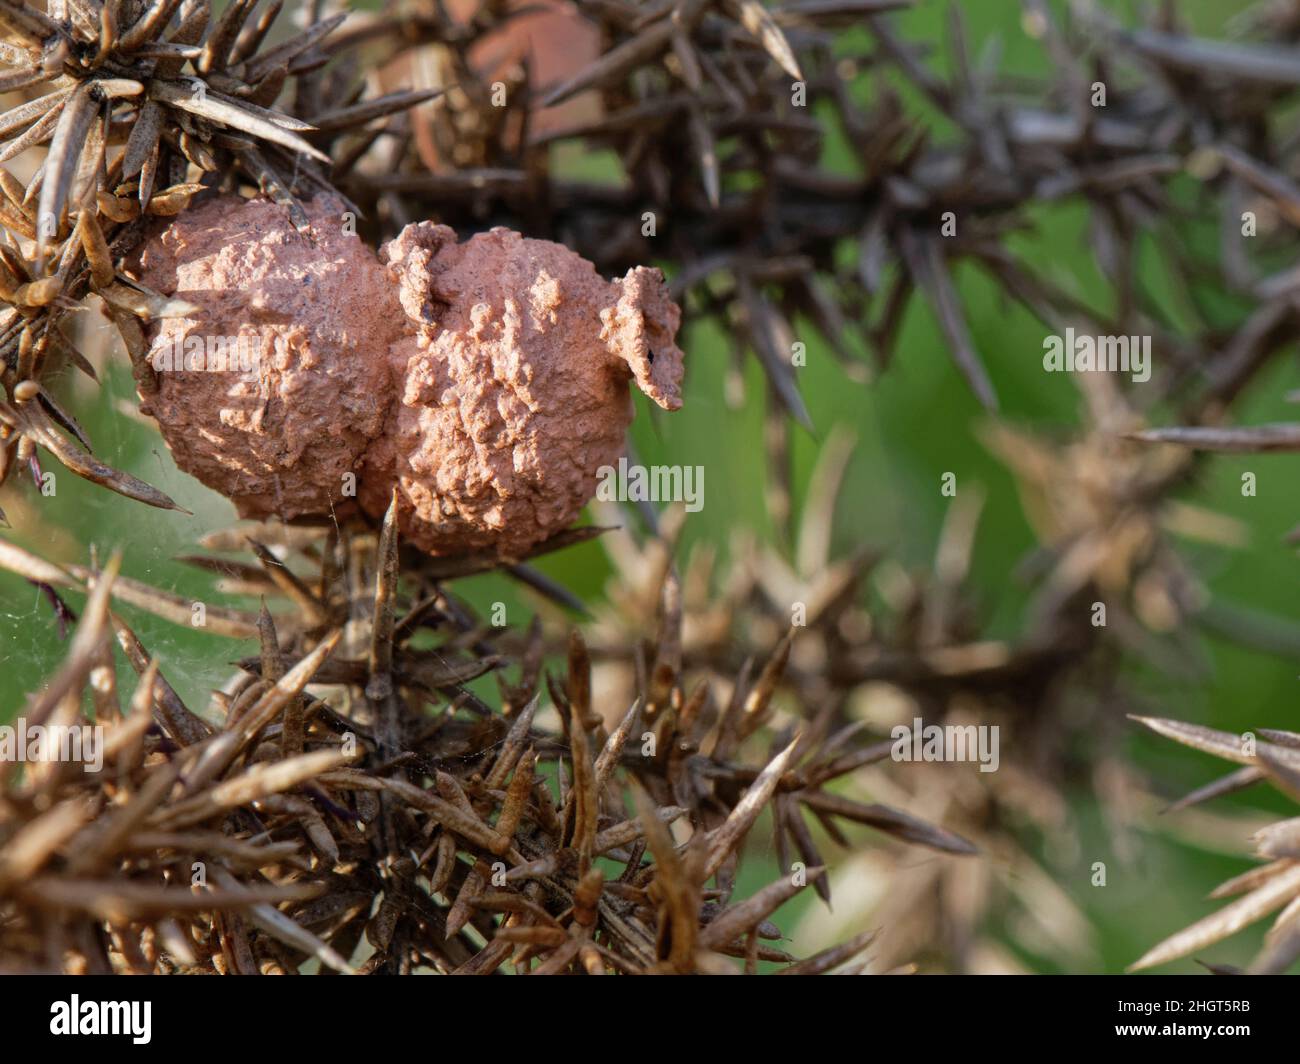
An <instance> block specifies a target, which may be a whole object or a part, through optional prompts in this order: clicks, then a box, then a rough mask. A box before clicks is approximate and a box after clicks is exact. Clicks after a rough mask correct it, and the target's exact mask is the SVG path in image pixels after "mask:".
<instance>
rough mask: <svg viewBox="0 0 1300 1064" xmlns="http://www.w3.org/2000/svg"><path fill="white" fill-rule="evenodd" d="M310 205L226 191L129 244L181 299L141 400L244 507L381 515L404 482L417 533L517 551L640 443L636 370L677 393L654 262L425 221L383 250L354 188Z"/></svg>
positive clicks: (258, 513)
mask: <svg viewBox="0 0 1300 1064" xmlns="http://www.w3.org/2000/svg"><path fill="white" fill-rule="evenodd" d="M306 210H307V216H308V218H309V220H310V224H309V225H308V226H306V227H301V228H298V227H295V225H294V224H293V221H292V219H291V217H290V213H289V211H288V210H286V209H285V208H284V207H282V206H280V205H278V204H275V203H273V202H271V201H269V200H265V199H253V200H244V199H241V198H239V197H236V196H233V195H219V196H214V197H212V198H211V199H209V200H207V201H206V202H203V203H201V204H197V205H195V206H194V207H193V208H192V209H191V210H189V211H187V212H185V214H184V215H182V216H181V217H180V218H178V219H176V220H175V221H174V222H172V223H171V224H170V225H168V226H166V227H165V228H160V229H159V230H158V231H157V232H156V233H155V234H154V235H153V236H152V237H151V238H150V239H149V240H148V241H147V242H146V243H145V244H144V245H143V247H142V248H141V249H140V251H139V252H138V253H137V255H136V257H135V261H134V264H133V273H134V274H135V277H136V279H137V280H138V281H139V282H140V283H141V284H143V285H144V286H145V287H147V288H148V289H151V290H153V291H155V292H157V293H159V294H160V295H162V296H163V297H166V298H167V300H168V302H167V303H166V304H165V312H166V314H167V316H165V317H161V318H160V319H159V320H158V321H157V322H156V323H155V324H154V325H153V326H152V327H151V329H150V330H149V334H148V335H149V339H150V341H151V348H150V356H149V357H150V366H151V369H152V371H153V372H152V375H151V377H149V378H148V379H147V380H146V381H145V383H144V384H143V386H142V388H141V393H142V395H141V398H142V409H143V410H144V411H145V412H146V413H148V414H150V415H152V416H153V417H154V418H155V419H156V420H157V422H158V425H159V428H160V429H161V431H162V434H163V436H164V438H165V439H166V441H167V443H168V445H169V447H170V448H171V449H172V452H173V454H174V455H175V458H176V461H177V464H178V465H179V466H180V467H181V468H182V469H184V470H186V471H187V472H190V473H192V474H193V475H194V476H196V477H197V478H198V479H199V480H201V481H203V483H205V484H207V485H208V486H209V487H211V488H213V489H214V490H216V491H218V492H220V493H221V494H222V495H225V496H226V497H227V498H229V499H231V500H232V501H233V502H234V503H235V505H236V507H237V509H238V510H239V513H240V515H241V516H243V517H252V518H266V517H278V518H280V519H284V520H297V519H302V518H318V517H330V516H333V517H339V516H346V515H347V514H348V513H349V512H351V511H354V510H356V509H357V508H360V509H362V510H364V511H365V512H367V513H368V514H370V515H371V516H372V517H380V516H382V515H383V513H384V512H385V510H386V509H387V508H388V505H389V502H390V500H391V498H392V496H393V493H394V491H396V493H397V497H398V500H399V515H400V518H399V520H400V525H401V530H402V533H403V536H404V538H405V539H407V540H409V541H410V542H412V543H414V544H415V545H417V546H418V547H420V548H421V549H423V550H425V551H427V552H429V553H432V554H460V553H465V552H467V551H481V550H492V551H495V552H497V553H498V554H500V555H503V556H506V557H520V556H523V555H524V554H526V553H527V552H528V551H529V549H530V548H532V547H534V546H535V545H537V544H538V543H541V542H543V541H545V540H547V539H548V538H550V537H551V536H553V535H554V534H555V533H557V532H559V531H561V530H563V529H564V528H566V527H567V526H568V525H570V524H571V523H572V522H573V521H574V519H575V518H576V517H577V516H578V514H579V513H580V512H581V509H582V507H583V506H584V505H585V504H586V503H587V501H588V500H589V499H590V498H591V497H592V496H593V494H594V493H595V490H596V485H597V480H598V477H599V475H600V470H601V469H602V467H606V466H611V465H612V464H613V463H615V462H616V461H617V459H618V457H619V456H620V455H621V454H622V453H623V448H624V440H625V435H626V431H627V427H628V425H629V424H630V423H631V420H632V416H633V405H632V401H631V398H630V396H629V393H628V382H629V381H632V382H634V383H635V384H636V386H637V387H638V388H639V389H640V390H641V391H642V392H644V393H645V394H646V395H647V396H649V397H650V398H651V399H652V400H653V401H654V402H655V403H657V404H658V405H660V406H661V407H663V408H665V409H668V410H673V409H676V408H677V407H679V406H680V405H681V393H680V385H681V377H682V358H683V355H682V351H681V349H680V348H678V346H677V344H676V342H675V337H676V333H677V328H678V325H679V324H680V320H681V314H680V311H679V310H678V308H677V306H676V305H675V304H674V303H673V302H672V300H671V299H670V298H669V297H668V294H667V289H666V286H665V284H664V279H663V276H662V274H661V273H660V272H659V271H658V270H657V269H653V268H647V267H636V268H634V269H632V270H630V271H629V272H628V273H627V275H626V276H625V277H624V278H622V279H621V280H613V281H605V280H603V279H602V278H601V277H600V276H599V275H598V274H597V273H596V270H595V268H594V267H593V266H592V265H591V263H589V262H587V261H586V260H585V259H583V258H581V257H580V256H578V255H576V254H575V253H573V252H572V251H569V250H568V249H567V248H564V247H563V246H561V245H559V244H554V243H551V242H549V241H543V240H531V239H527V238H525V237H522V236H520V235H519V234H518V233H514V232H511V231H509V230H506V229H492V230H491V231H489V232H485V233H479V234H477V235H475V236H473V237H471V238H470V239H468V240H466V241H464V242H463V243H458V242H457V239H456V234H455V233H454V232H453V231H452V230H451V229H449V228H448V227H447V226H444V225H435V224H432V223H428V222H423V223H419V224H414V225H409V226H407V227H406V228H405V229H404V230H402V232H401V233H399V234H398V236H397V237H396V238H394V239H393V240H390V241H388V242H387V243H386V244H384V245H383V246H382V247H381V248H380V252H379V255H378V257H376V256H375V254H374V253H373V252H372V251H371V250H370V249H369V248H368V247H367V246H366V245H365V244H364V243H363V242H362V241H361V240H360V239H359V238H358V237H357V236H356V234H355V231H354V229H353V226H352V222H353V221H354V216H353V215H351V214H350V213H349V212H348V211H347V209H346V206H345V204H344V203H343V201H341V200H338V199H335V198H332V197H327V196H322V197H318V198H317V199H315V200H312V201H310V202H309V203H308V204H307V205H306Z"/></svg>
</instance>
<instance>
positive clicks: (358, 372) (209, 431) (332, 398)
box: [135, 196, 402, 520]
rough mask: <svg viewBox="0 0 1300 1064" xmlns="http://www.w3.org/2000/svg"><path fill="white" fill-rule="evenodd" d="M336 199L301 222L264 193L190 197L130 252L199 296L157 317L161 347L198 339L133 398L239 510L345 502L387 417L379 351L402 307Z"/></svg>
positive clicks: (294, 511) (282, 511) (315, 206)
mask: <svg viewBox="0 0 1300 1064" xmlns="http://www.w3.org/2000/svg"><path fill="white" fill-rule="evenodd" d="M344 209H345V208H344V207H343V205H342V204H341V203H338V202H333V201H327V200H317V201H315V202H313V203H312V204H310V205H309V206H308V216H309V217H310V218H311V220H312V227H311V230H310V232H309V233H307V234H301V233H299V232H298V231H297V230H295V229H294V227H293V225H292V223H291V222H290V221H289V217H288V214H287V212H286V211H285V210H283V209H282V208H280V207H278V206H276V205H275V204H274V203H271V202H270V201H267V200H243V199H240V198H239V197H236V196H221V197H217V198H215V199H212V200H209V201H208V202H206V203H204V204H203V205H201V206H196V207H195V208H194V209H192V210H189V211H186V212H185V213H184V214H182V215H181V216H180V217H179V218H178V219H177V220H176V221H175V222H174V223H173V224H172V225H170V226H169V227H168V228H167V229H165V230H164V231H163V232H161V233H160V234H159V235H158V236H156V237H154V238H153V239H152V240H150V241H148V242H147V243H146V244H145V246H144V248H143V249H142V251H141V252H140V254H139V257H138V259H139V261H138V265H137V269H136V271H135V272H136V273H137V275H138V277H139V279H140V280H141V281H142V282H143V283H144V284H145V285H147V286H148V287H150V288H153V289H155V290H156V291H159V292H163V293H166V294H167V295H175V296H178V297H180V298H181V299H184V300H187V301H188V302H190V303H193V304H194V305H196V306H198V307H200V308H201V309H202V314H201V316H199V317H196V318H167V319H164V320H163V321H162V322H160V323H159V324H158V326H157V327H156V328H155V329H154V330H153V331H152V332H151V335H150V338H151V341H152V350H153V352H154V354H155V356H157V355H158V354H159V353H160V352H168V353H171V352H177V351H178V350H179V351H185V350H186V345H187V344H188V345H189V349H190V350H200V349H201V350H202V351H203V353H204V362H203V363H202V364H201V365H199V366H196V368H195V369H193V370H189V371H185V370H182V371H179V372H178V371H176V370H175V369H171V370H167V371H164V372H160V373H158V374H157V382H158V393H157V395H155V396H151V397H149V398H148V399H147V400H146V401H145V402H143V403H142V404H141V409H142V410H143V412H144V413H146V414H149V415H151V416H153V417H154V418H155V419H156V420H157V421H158V425H159V427H160V429H161V430H162V434H163V438H164V439H165V440H166V441H167V445H168V446H169V447H170V448H171V449H172V453H173V454H174V455H175V457H176V464H177V465H179V466H180V467H181V468H182V469H184V470H185V471H186V472H188V473H191V474H193V475H194V476H196V477H197V478H198V479H199V480H201V481H202V482H203V483H204V484H207V485H208V486H209V487H211V488H213V489H215V490H216V491H219V492H220V493H221V494H223V495H225V496H226V497H227V498H229V499H231V500H232V501H233V502H234V503H235V506H236V508H237V509H238V510H239V513H240V515H241V516H243V517H267V516H271V515H275V516H279V517H283V518H285V519H286V520H289V519H292V518H295V517H300V516H304V515H315V514H328V513H330V512H331V507H333V510H334V512H335V513H341V512H346V510H347V509H348V507H349V505H355V500H354V499H351V498H348V497H347V496H346V494H345V483H346V482H345V480H344V475H345V474H348V473H353V474H355V472H356V470H357V469H358V464H359V458H360V455H361V453H362V451H363V450H364V448H365V447H366V445H367V444H368V443H369V442H370V441H371V440H372V439H373V438H374V437H375V436H377V435H378V434H379V432H380V431H381V429H382V428H383V425H384V420H385V416H386V414H387V411H388V406H389V393H388V383H387V375H386V371H385V369H384V355H385V352H386V351H387V350H388V347H389V345H390V344H391V343H393V342H394V340H396V338H397V336H398V335H399V334H400V332H401V318H402V313H401V308H400V307H399V306H398V305H397V299H396V293H395V292H394V291H393V290H392V287H391V285H389V284H388V281H387V279H386V277H385V275H384V271H383V269H382V268H381V267H380V266H379V264H378V262H376V260H375V256H374V253H373V252H372V251H371V250H370V249H369V248H368V247H367V246H366V245H365V244H364V243H362V241H361V240H360V239H358V237H357V236H355V235H354V234H353V235H350V234H347V233H345V232H344V226H343V211H344ZM209 338H221V342H222V343H223V344H224V345H225V346H226V347H227V348H230V346H231V344H232V342H233V343H242V344H243V345H244V348H243V349H244V350H245V351H256V352H257V354H258V355H259V356H260V357H259V358H258V359H257V362H256V367H257V368H256V371H255V372H254V373H251V374H248V373H244V372H239V371H238V370H236V371H233V372H232V371H227V372H220V371H216V372H214V371H213V369H212V364H211V361H210V360H209V359H208V354H209V353H210V352H211V351H212V350H213V347H212V345H211V344H210V343H209V342H208V340H209ZM177 341H179V342H180V345H181V346H180V348H177V347H175V346H173V345H174V344H175V343H176V342H177ZM184 364H185V365H194V363H190V362H186V363H184Z"/></svg>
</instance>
